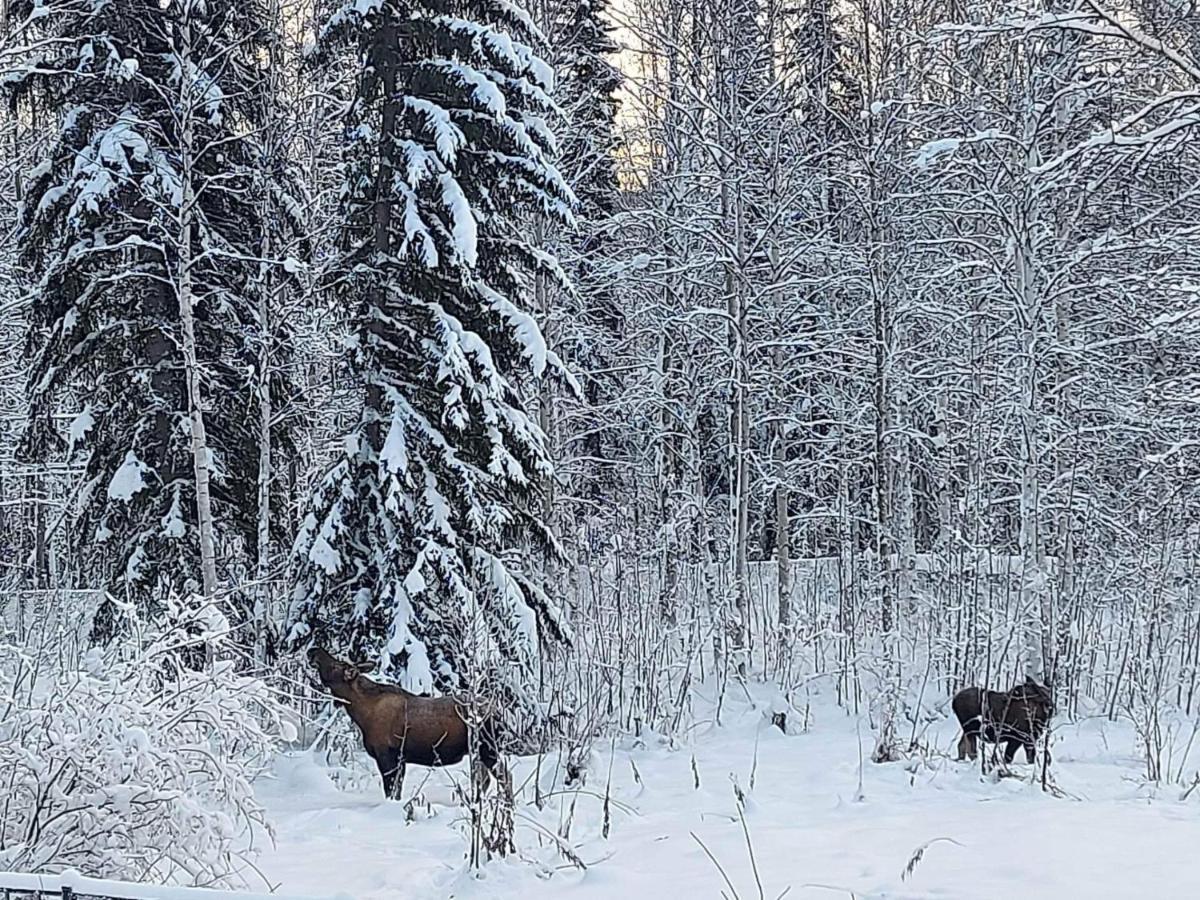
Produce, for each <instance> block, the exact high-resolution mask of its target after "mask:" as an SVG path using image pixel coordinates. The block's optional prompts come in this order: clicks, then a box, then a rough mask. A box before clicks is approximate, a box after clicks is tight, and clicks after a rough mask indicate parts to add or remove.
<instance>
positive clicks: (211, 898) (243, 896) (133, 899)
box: [0, 871, 353, 900]
mask: <svg viewBox="0 0 1200 900" xmlns="http://www.w3.org/2000/svg"><path fill="white" fill-rule="evenodd" d="M0 897H2V898H3V900H28V898H31V897H32V898H43V897H61V898H62V900H353V898H351V897H350V896H349V895H347V894H339V895H337V896H334V897H326V898H317V897H300V896H297V895H284V894H262V893H251V892H246V891H220V890H214V889H211V888H187V887H173V886H170V885H156V884H134V883H131V882H124V881H106V880H104V879H100V878H87V877H85V876H83V875H80V874H79V873H78V872H75V871H67V872H63V873H61V874H59V875H30V874H26V873H22V872H0Z"/></svg>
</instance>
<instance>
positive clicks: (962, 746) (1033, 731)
mask: <svg viewBox="0 0 1200 900" xmlns="http://www.w3.org/2000/svg"><path fill="white" fill-rule="evenodd" d="M951 707H952V708H953V709H954V715H955V716H957V717H958V723H959V724H960V725H961V726H962V730H963V734H962V737H961V738H960V739H959V742H958V758H959V759H960V760H961V759H965V758H966V757H968V756H969V757H970V758H971V759H975V758H976V756H977V755H978V749H979V747H978V745H979V741H980V739H982V740H985V741H988V742H989V743H993V744H1004V762H1005V763H1006V764H1010V763H1012V761H1013V758H1014V757H1015V756H1016V755H1017V748H1018V747H1024V748H1025V759H1026V760H1027V761H1028V762H1031V763H1032V762H1033V760H1034V752H1035V748H1036V745H1037V742H1038V741H1039V740H1040V739H1041V737H1042V734H1043V732H1045V730H1046V725H1047V724H1048V723H1049V721H1050V716H1051V715H1053V714H1054V702H1053V699H1052V697H1051V695H1050V689H1049V687H1047V686H1045V685H1041V684H1038V683H1037V682H1035V681H1034V680H1033V679H1028V678H1027V679H1026V680H1025V683H1024V684H1019V685H1017V686H1016V687H1014V688H1013V689H1012V690H1011V691H985V690H984V689H983V688H978V687H969V688H966V689H965V690H961V691H959V692H958V693H957V694H955V695H954V700H953V702H952V703H951ZM1046 762H1047V763H1049V762H1050V750H1049V748H1047V749H1046Z"/></svg>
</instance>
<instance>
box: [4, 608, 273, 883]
mask: <svg viewBox="0 0 1200 900" xmlns="http://www.w3.org/2000/svg"><path fill="white" fill-rule="evenodd" d="M170 621H171V622H172V623H173V624H172V626H171V627H158V628H154V627H152V628H149V629H147V630H146V632H144V633H142V634H141V635H140V636H139V637H138V638H137V639H135V640H133V641H132V642H130V643H126V644H124V645H122V646H120V647H116V648H113V649H109V650H104V651H101V650H100V649H93V650H90V651H88V652H87V653H86V654H85V655H84V656H83V658H82V659H81V660H80V661H79V662H78V664H74V665H72V664H65V665H61V666H59V667H57V668H54V669H49V668H47V663H46V661H45V660H46V657H45V656H41V658H40V659H39V654H37V652H36V651H32V650H27V649H25V648H24V647H23V646H22V643H21V642H19V641H17V640H15V639H14V636H12V635H8V636H5V637H4V638H2V639H0V796H3V798H4V800H3V801H2V802H0V840H2V843H0V869H8V870H17V871H59V870H62V869H64V868H68V867H69V868H75V869H79V870H81V871H83V872H85V873H87V874H89V875H95V876H99V877H107V878H119V879H126V880H153V881H158V882H167V881H170V882H180V883H187V884H195V885H211V886H235V885H238V884H243V883H245V880H246V879H245V875H246V874H247V873H248V872H249V871H250V865H249V859H250V857H251V855H252V854H253V853H254V852H255V851H256V848H257V845H258V844H259V843H261V840H260V839H261V838H263V837H264V836H266V835H267V826H266V823H265V820H264V818H263V814H262V809H261V807H260V806H259V805H258V803H257V802H256V801H255V799H254V794H253V790H252V787H251V780H252V778H253V776H254V775H255V774H256V773H257V772H258V771H259V769H260V767H261V766H262V765H263V764H265V763H267V762H269V760H270V757H271V755H272V753H273V751H274V749H275V745H276V741H275V737H274V734H273V732H274V731H276V730H277V728H276V726H277V725H279V724H280V719H279V715H278V707H277V705H276V703H275V700H274V698H273V696H272V694H271V692H270V691H269V690H268V688H267V686H266V685H265V684H263V683H262V682H261V681H258V680H256V679H253V678H248V677H244V676H242V675H240V674H238V673H237V672H236V671H235V669H234V666H233V665H232V664H231V663H228V662H222V661H218V662H216V663H214V664H212V665H210V666H208V667H207V671H194V670H191V669H189V668H187V666H186V665H184V664H183V662H182V660H184V659H187V658H191V659H193V660H194V659H195V657H196V653H195V648H196V646H197V642H198V640H206V641H207V642H208V644H209V646H211V647H213V648H214V649H215V650H216V651H217V653H216V655H217V658H218V659H220V657H221V653H222V649H223V641H224V638H223V635H224V634H226V633H227V632H228V628H227V626H226V625H225V623H224V620H223V618H222V617H221V616H219V615H217V616H214V615H213V614H212V612H211V610H208V611H206V610H205V609H203V608H201V607H198V606H196V605H192V604H179V605H177V606H176V607H175V608H174V609H172V610H170Z"/></svg>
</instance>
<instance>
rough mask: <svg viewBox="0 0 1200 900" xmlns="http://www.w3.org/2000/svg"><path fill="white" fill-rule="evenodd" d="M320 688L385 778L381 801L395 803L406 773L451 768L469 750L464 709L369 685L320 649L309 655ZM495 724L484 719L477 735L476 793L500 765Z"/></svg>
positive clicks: (352, 668) (444, 701)
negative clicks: (359, 736) (347, 718)
mask: <svg viewBox="0 0 1200 900" xmlns="http://www.w3.org/2000/svg"><path fill="white" fill-rule="evenodd" d="M308 659H309V661H310V662H311V663H312V664H313V665H315V666H316V667H317V674H318V675H319V676H320V679H321V684H323V685H324V686H325V687H326V688H328V689H329V692H330V693H331V694H333V696H334V697H336V698H337V699H338V700H339V701H341V703H342V705H343V706H345V708H346V712H347V713H348V714H349V716H350V719H351V720H352V721H353V722H354V724H355V725H357V726H358V730H359V731H360V732H362V739H363V747H364V748H365V749H366V751H367V753H369V754H370V755H371V758H372V759H374V760H375V765H377V766H378V767H379V774H380V776H381V777H382V778H383V793H384V796H385V797H388V798H389V799H392V800H397V799H399V797H400V791H401V788H402V787H403V786H404V767H405V766H406V765H407V764H408V763H413V764H414V765H418V766H452V765H454V764H455V763H457V762H459V761H461V760H462V758H463V757H464V756H466V755H467V754H468V753H469V752H470V749H471V736H472V735H471V727H470V726H469V725H468V724H467V721H466V719H465V718H464V712H465V707H464V706H463V705H462V704H461V703H460V702H459V701H457V700H455V699H453V698H451V697H422V696H419V695H417V694H412V693H409V692H408V691H406V690H404V689H402V688H399V687H396V686H394V685H387V684H380V683H379V682H377V681H372V680H371V679H370V678H367V677H366V676H365V675H363V674H362V673H361V672H360V671H359V667H358V666H355V665H352V664H350V663H346V662H342V661H341V660H340V659H337V658H336V657H334V656H332V655H330V654H329V653H328V652H327V651H326V650H324V649H323V648H321V647H313V648H312V649H311V650H309V651H308ZM496 731H497V729H496V724H495V720H494V719H492V718H491V717H486V718H485V720H484V724H483V726H482V727H481V728H480V731H479V762H480V763H482V768H479V767H476V769H475V772H474V773H473V774H474V775H475V777H476V778H478V779H479V780H480V790H481V791H482V790H485V789H486V788H487V785H488V783H489V781H490V777H489V773H492V772H494V771H495V769H496V765H497V763H498V762H499V752H498V749H497V734H496Z"/></svg>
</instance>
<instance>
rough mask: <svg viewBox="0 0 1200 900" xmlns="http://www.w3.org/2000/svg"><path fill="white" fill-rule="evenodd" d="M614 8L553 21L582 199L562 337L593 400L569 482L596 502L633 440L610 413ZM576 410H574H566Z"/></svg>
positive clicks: (583, 9)
mask: <svg viewBox="0 0 1200 900" xmlns="http://www.w3.org/2000/svg"><path fill="white" fill-rule="evenodd" d="M607 12H608V0H578V2H568V3H564V4H562V7H561V8H560V10H559V16H558V19H559V21H558V22H556V28H555V37H556V40H555V44H556V57H557V59H556V63H557V64H556V69H557V71H558V72H559V73H560V76H559V77H560V81H561V90H560V92H559V93H560V95H561V100H560V103H561V107H562V109H563V112H564V116H565V118H566V121H567V128H566V130H565V132H564V138H563V142H562V156H561V160H562V162H561V168H562V171H563V175H564V177H565V178H566V179H567V181H568V183H569V184H570V185H571V187H572V189H573V190H574V191H575V195H576V196H577V197H578V198H579V208H578V212H577V216H576V227H575V229H574V230H573V231H571V232H570V233H569V234H567V235H565V236H564V237H565V239H564V240H560V241H559V242H558V243H560V244H561V245H562V247H561V250H560V256H561V258H562V260H563V262H564V265H565V266H566V268H567V269H568V271H569V272H570V274H571V277H572V279H573V281H574V283H575V287H576V294H575V296H574V297H573V298H572V297H566V298H563V301H564V304H563V305H564V310H563V312H564V313H565V314H564V315H561V317H560V318H561V322H562V329H561V345H562V347H563V350H564V352H565V353H567V354H569V360H570V363H571V365H572V368H573V369H574V370H575V371H577V372H578V373H579V374H580V376H581V380H582V383H583V389H584V396H585V399H586V401H587V403H586V407H587V409H583V410H579V411H578V413H577V414H576V415H575V416H574V417H573V418H574V419H575V420H576V421H575V422H571V423H568V424H567V425H566V426H565V429H564V430H566V431H567V432H568V434H567V435H566V439H567V441H574V442H575V445H574V446H573V447H571V448H570V449H569V450H567V451H566V452H567V454H568V456H577V457H581V458H582V459H583V460H584V462H583V463H582V464H581V465H578V466H576V467H574V468H575V469H576V471H573V472H571V473H570V477H571V482H572V487H573V489H574V491H575V492H576V493H577V495H580V496H581V497H582V498H584V499H586V500H589V501H597V500H600V499H601V498H602V497H603V496H605V495H611V494H612V493H613V492H614V489H615V488H616V487H617V482H618V478H619V476H618V472H617V470H616V468H615V467H616V466H617V465H619V464H620V460H622V459H623V458H625V457H627V456H628V449H629V445H630V442H629V441H628V439H627V437H628V436H627V435H625V434H623V433H622V431H621V421H620V419H619V418H618V417H615V416H610V415H606V414H605V411H606V410H611V409H612V407H613V405H614V404H615V403H616V401H617V400H618V399H619V398H620V396H621V394H622V392H623V390H622V385H621V383H620V379H619V378H618V377H617V376H616V375H615V369H616V368H617V365H616V361H617V359H618V354H619V347H620V345H621V341H622V339H623V335H624V330H625V329H624V314H623V312H622V309H621V301H620V298H619V297H618V296H617V292H616V290H615V289H614V284H615V279H614V278H613V273H612V270H611V263H612V261H613V257H614V255H615V252H614V247H613V238H614V230H615V228H616V227H617V220H616V216H617V213H618V209H619V201H620V189H619V186H618V180H617V171H616V153H617V150H618V147H619V139H618V137H617V134H616V118H617V111H618V108H619V102H618V100H617V97H616V94H617V91H618V90H619V89H620V87H621V82H622V77H621V73H620V72H619V71H618V70H617V68H616V66H615V65H614V64H613V62H612V57H613V56H614V55H615V54H616V53H617V51H618V50H619V49H620V48H619V47H618V45H617V43H616V41H615V40H614V39H613V36H612V28H611V26H610V25H609V23H608V21H607V18H606V16H607ZM589 410H590V412H589ZM572 412H573V411H572V410H571V409H569V408H568V410H567V416H568V417H571V414H572ZM597 414H598V415H597Z"/></svg>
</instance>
